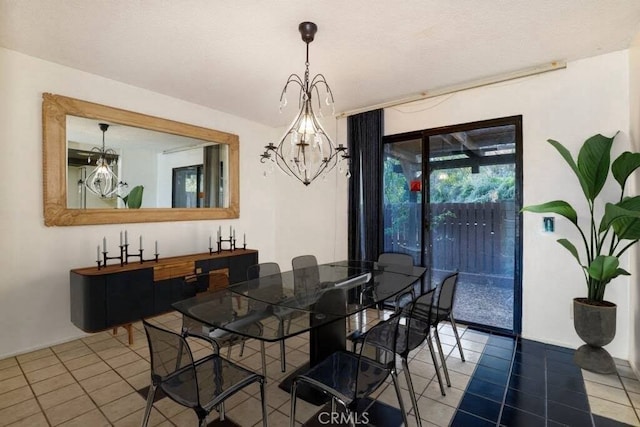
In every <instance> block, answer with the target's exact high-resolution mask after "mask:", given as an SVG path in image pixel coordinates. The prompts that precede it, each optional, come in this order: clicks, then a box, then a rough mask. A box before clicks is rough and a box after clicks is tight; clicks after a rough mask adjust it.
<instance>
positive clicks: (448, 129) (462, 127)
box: [378, 115, 524, 335]
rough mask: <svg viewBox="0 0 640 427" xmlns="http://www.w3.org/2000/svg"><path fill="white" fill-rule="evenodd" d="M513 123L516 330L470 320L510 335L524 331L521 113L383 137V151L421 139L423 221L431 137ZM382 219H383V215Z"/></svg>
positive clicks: (425, 249)
mask: <svg viewBox="0 0 640 427" xmlns="http://www.w3.org/2000/svg"><path fill="white" fill-rule="evenodd" d="M506 125H512V126H515V133H516V135H515V136H516V138H515V143H516V152H515V174H516V177H515V179H516V188H515V200H514V202H515V207H516V210H517V215H516V217H515V218H516V225H515V242H514V251H515V253H514V272H513V281H514V284H513V287H514V288H513V331H511V330H505V329H502V328H495V327H490V326H486V325H475V324H473V323H469V326H478V327H480V328H482V329H489V330H491V331H494V332H498V333H503V334H508V335H512V334H515V335H520V333H521V332H522V213H520V210H521V209H522V202H523V198H522V192H523V185H524V180H523V177H524V174H523V170H522V169H523V157H522V151H523V150H522V148H523V144H522V140H523V136H522V115H515V116H506V117H500V118H495V119H488V120H479V121H474V122H467V123H461V124H455V125H447V126H440V127H436V128H430V129H423V130H418V131H411V132H405V133H400V134H395V135H387V136H384V137H383V139H382V152H383V153H384V147H385V145H386V144H392V143H394V142H401V141H407V140H413V139H420V140H421V141H422V171H423V173H422V207H421V208H422V214H423V222H424V218H429V217H430V204H429V200H428V195H429V194H430V193H429V192H430V181H429V175H430V169H429V146H428V144H429V137H431V136H435V135H440V134H446V133H453V132H466V131H469V130H474V129H478V128H488V127H497V126H506ZM382 158H383V156H381V165H380V168H381V169H382V167H383V165H382ZM383 192H384V183H383V182H382V183H381V185H380V203H381V206H380V209H382V203H383V201H384V197H383V196H384V194H383ZM381 221H384V219H383V218H382V217H381ZM379 229H380V234H379V236H378V238H379V241H380V242H383V236H382V233H383V231H384V230H383V226H381V227H379ZM424 236H425V233H424V224H423V227H422V230H421V233H420V239H421V241H422V252H421V256H420V260H421V264H422V265H423V266H424V265H426V264H427V261H428V259H426V258H429V259H430V258H431V248H430V245H428V244H427V242H426V239H425V238H424Z"/></svg>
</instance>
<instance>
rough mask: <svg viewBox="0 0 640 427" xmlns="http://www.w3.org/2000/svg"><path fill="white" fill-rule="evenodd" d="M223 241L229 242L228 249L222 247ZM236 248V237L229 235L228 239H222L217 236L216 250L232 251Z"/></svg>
mask: <svg viewBox="0 0 640 427" xmlns="http://www.w3.org/2000/svg"><path fill="white" fill-rule="evenodd" d="M223 243H229V249H224V248H223V247H222V244H223ZM235 250H236V238H235V237H233V235H230V236H229V238H228V239H223V238H222V236H220V237H219V238H218V252H217V253H220V252H233V251H235Z"/></svg>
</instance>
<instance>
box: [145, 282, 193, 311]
mask: <svg viewBox="0 0 640 427" xmlns="http://www.w3.org/2000/svg"><path fill="white" fill-rule="evenodd" d="M196 288H197V282H196V281H193V280H191V281H190V280H188V279H186V278H183V277H176V278H173V279H167V280H160V281H158V282H155V283H154V286H153V296H154V313H164V312H166V311H171V310H172V309H173V308H172V307H171V304H173V303H174V302H177V301H180V300H183V299H186V298H190V297H193V296H195V295H196Z"/></svg>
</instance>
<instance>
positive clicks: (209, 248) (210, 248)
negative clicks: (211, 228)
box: [209, 236, 213, 249]
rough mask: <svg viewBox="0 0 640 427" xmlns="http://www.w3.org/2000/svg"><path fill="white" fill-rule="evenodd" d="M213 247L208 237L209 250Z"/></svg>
mask: <svg viewBox="0 0 640 427" xmlns="http://www.w3.org/2000/svg"><path fill="white" fill-rule="evenodd" d="M212 247H213V246H211V236H209V249H211V248H212Z"/></svg>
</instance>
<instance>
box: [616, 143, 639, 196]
mask: <svg viewBox="0 0 640 427" xmlns="http://www.w3.org/2000/svg"><path fill="white" fill-rule="evenodd" d="M639 167H640V153H630V152H629V151H625V152H624V153H622V154H620V156H619V157H618V158H617V159H615V160H614V161H613V163H612V164H611V173H612V174H613V177H614V178H615V179H616V181H618V184H620V187H621V188H624V186H625V184H626V182H627V178H629V175H631V173H632V172H633V171H635V170H636V169H638V168H639Z"/></svg>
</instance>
